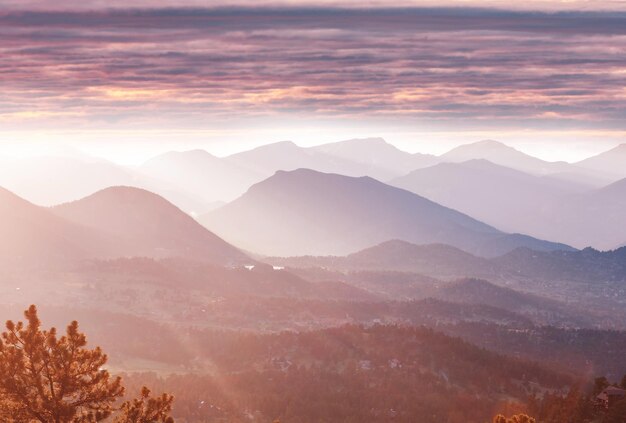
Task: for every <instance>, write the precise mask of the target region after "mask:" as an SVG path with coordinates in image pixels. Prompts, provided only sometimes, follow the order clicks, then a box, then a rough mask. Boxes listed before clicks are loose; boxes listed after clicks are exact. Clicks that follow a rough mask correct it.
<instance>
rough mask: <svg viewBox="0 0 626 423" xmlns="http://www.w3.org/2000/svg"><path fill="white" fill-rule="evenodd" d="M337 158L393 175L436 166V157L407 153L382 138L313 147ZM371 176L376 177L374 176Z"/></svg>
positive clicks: (361, 139)
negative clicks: (379, 169)
mask: <svg viewBox="0 0 626 423" xmlns="http://www.w3.org/2000/svg"><path fill="white" fill-rule="evenodd" d="M312 149H313V150H315V151H320V152H322V153H325V154H329V155H332V156H336V157H342V158H344V159H348V160H352V161H355V162H359V163H363V164H366V165H369V166H373V167H377V168H381V169H385V170H386V171H388V172H389V173H391V174H394V175H398V176H399V175H402V174H405V173H407V172H410V171H412V170H415V169H419V168H422V167H426V166H431V165H434V164H435V163H437V162H438V159H437V157H436V156H433V155H430V154H420V153H415V154H411V153H407V152H406V151H402V150H400V149H398V148H397V147H395V146H393V145H391V144H389V143H388V142H386V141H385V140H384V139H382V138H357V139H352V140H346V141H340V142H334V143H329V144H322V145H319V146H316V147H312ZM369 176H372V177H376V176H375V175H374V174H371V175H369Z"/></svg>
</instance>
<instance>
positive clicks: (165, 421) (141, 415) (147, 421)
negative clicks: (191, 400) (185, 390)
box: [114, 386, 174, 423]
mask: <svg viewBox="0 0 626 423" xmlns="http://www.w3.org/2000/svg"><path fill="white" fill-rule="evenodd" d="M173 401H174V397H173V396H171V395H168V394H163V395H161V396H160V397H156V398H152V397H150V390H149V389H148V388H146V387H145V386H144V387H143V388H142V389H141V396H140V397H139V398H137V399H134V400H132V401H126V402H125V403H124V404H122V407H121V408H120V410H121V415H120V416H118V417H117V418H116V419H115V420H114V423H174V419H172V418H171V417H170V416H169V413H170V411H171V410H172V402H173Z"/></svg>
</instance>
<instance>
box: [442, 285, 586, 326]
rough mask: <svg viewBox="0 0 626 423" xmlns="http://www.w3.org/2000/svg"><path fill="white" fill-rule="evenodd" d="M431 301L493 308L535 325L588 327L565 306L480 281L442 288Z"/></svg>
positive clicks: (579, 314)
mask: <svg viewBox="0 0 626 423" xmlns="http://www.w3.org/2000/svg"><path fill="white" fill-rule="evenodd" d="M434 297H435V298H439V299H442V300H445V301H450V302H455V303H462V304H477V305H478V304H484V305H489V306H491V307H497V308H500V309H503V310H507V311H510V312H513V313H517V314H519V315H521V316H525V317H528V318H530V319H532V320H533V321H535V322H536V323H539V324H560V325H562V324H566V325H588V324H589V323H590V322H591V321H592V319H585V318H584V316H585V313H582V312H580V311H579V312H578V313H576V312H574V311H573V310H571V309H570V308H568V306H567V305H566V304H563V303H561V302H558V301H555V300H551V299H548V298H543V297H540V296H537V295H533V294H528V293H524V292H519V291H515V290H513V289H510V288H506V287H502V286H498V285H495V284H493V283H491V282H488V281H486V280H482V279H473V278H467V279H462V280H459V281H457V282H453V283H450V284H446V285H443V286H442V287H441V288H439V290H438V291H437V292H436V293H435V294H434Z"/></svg>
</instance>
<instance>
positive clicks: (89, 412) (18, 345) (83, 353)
mask: <svg viewBox="0 0 626 423" xmlns="http://www.w3.org/2000/svg"><path fill="white" fill-rule="evenodd" d="M24 316H25V317H26V320H27V322H28V323H27V324H26V325H25V324H24V323H23V322H17V323H14V322H12V321H10V320H9V321H8V322H7V323H6V329H7V330H6V331H5V332H3V333H2V335H1V337H0V421H2V422H6V423H31V422H38V423H97V422H100V421H103V420H105V419H107V418H108V417H110V416H112V414H113V413H114V411H116V410H115V407H114V405H115V402H116V401H117V400H118V399H119V398H121V397H122V396H123V395H124V387H123V386H122V381H121V379H120V378H119V377H116V378H113V377H112V376H111V375H110V374H109V372H108V371H107V370H105V369H104V368H103V366H104V365H105V364H106V362H107V356H106V354H104V353H103V352H102V350H101V349H100V348H99V347H96V348H94V349H87V348H86V345H87V339H86V337H85V335H84V334H82V333H80V332H79V331H78V323H77V322H76V321H73V322H72V323H70V325H69V326H68V327H67V330H66V334H65V335H64V336H61V337H60V338H59V337H57V332H56V330H55V329H54V328H51V329H50V330H42V329H41V322H40V321H39V318H38V317H37V308H36V307H35V306H34V305H32V306H30V308H29V309H28V310H26V311H25V312H24ZM172 401H173V397H172V396H170V395H166V394H163V396H161V397H158V398H150V391H149V390H148V389H147V388H144V389H143V390H142V394H141V397H140V398H139V399H137V400H133V401H127V402H125V403H123V404H122V407H121V408H120V410H119V413H118V416H117V418H116V420H115V421H116V423H173V420H172V419H171V418H170V417H168V413H169V412H170V410H171V406H172Z"/></svg>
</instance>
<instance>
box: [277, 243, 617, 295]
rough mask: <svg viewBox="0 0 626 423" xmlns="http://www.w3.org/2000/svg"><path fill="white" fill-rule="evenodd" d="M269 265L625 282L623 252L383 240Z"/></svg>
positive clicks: (438, 275) (499, 278)
mask: <svg viewBox="0 0 626 423" xmlns="http://www.w3.org/2000/svg"><path fill="white" fill-rule="evenodd" d="M265 261H267V262H268V263H271V264H273V265H281V266H287V267H290V268H302V269H313V268H324V269H327V271H331V272H332V271H341V272H345V271H350V272H356V271H368V272H371V271H400V272H412V273H418V274H421V275H426V276H430V277H434V278H441V279H457V278H465V277H472V278H481V279H488V280H490V281H513V280H523V281H527V280H548V281H566V282H571V281H576V282H587V283H593V284H597V282H598V281H604V282H606V283H614V282H620V283H621V281H626V247H623V248H620V249H617V250H613V251H604V252H603V251H598V250H594V249H592V248H586V249H584V250H580V251H565V250H555V251H535V250H532V249H530V248H523V247H522V248H517V249H515V250H513V251H511V252H509V253H506V254H504V255H502V256H499V257H492V258H484V257H477V256H475V255H472V254H469V253H466V252H464V251H461V250H459V249H458V248H455V247H451V246H449V245H441V244H432V245H415V244H411V243H409V242H406V241H398V240H393V241H387V242H383V243H381V244H378V245H375V246H373V247H369V248H366V249H364V250H362V251H359V252H356V253H353V254H350V255H347V256H325V257H315V256H302V257H269V258H267V259H265Z"/></svg>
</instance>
